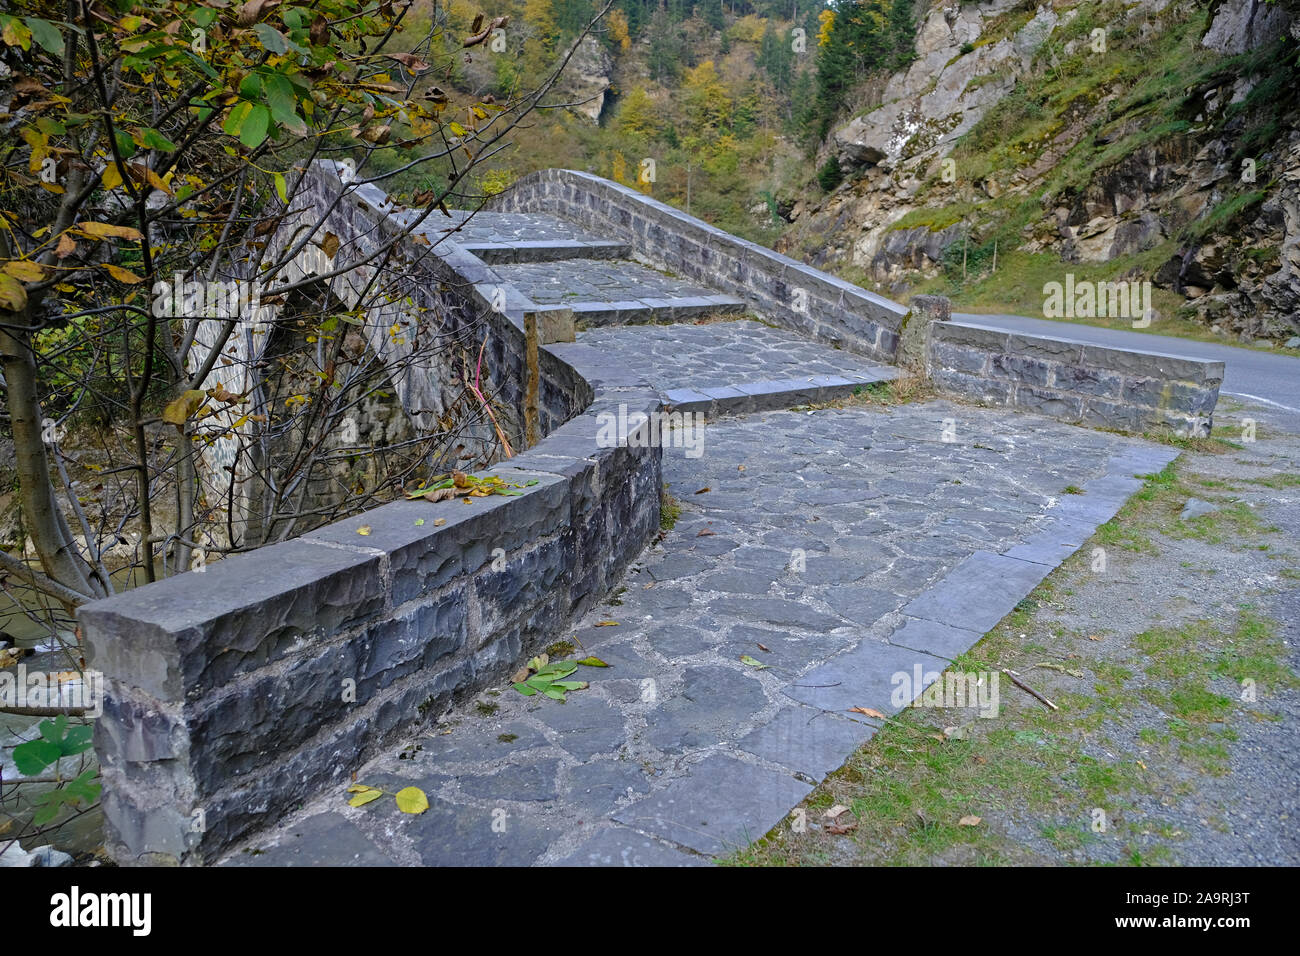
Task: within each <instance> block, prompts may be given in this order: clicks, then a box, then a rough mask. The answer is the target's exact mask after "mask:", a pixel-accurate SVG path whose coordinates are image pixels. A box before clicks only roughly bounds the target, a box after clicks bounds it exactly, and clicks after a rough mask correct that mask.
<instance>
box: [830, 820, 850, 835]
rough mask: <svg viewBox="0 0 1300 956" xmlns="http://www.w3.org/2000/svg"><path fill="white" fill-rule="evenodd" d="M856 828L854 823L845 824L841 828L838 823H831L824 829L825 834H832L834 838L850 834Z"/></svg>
mask: <svg viewBox="0 0 1300 956" xmlns="http://www.w3.org/2000/svg"><path fill="white" fill-rule="evenodd" d="M857 828H858V824H857V822H856V821H855V822H853V823H846V824H844V825H843V826H841V825H840V824H838V823H832V824H829V825H828V826H827V827H826V832H827V833H832V834H834V835H835V836H843V835H844V834H846V833H852V832H853V831H854V830H856V829H857Z"/></svg>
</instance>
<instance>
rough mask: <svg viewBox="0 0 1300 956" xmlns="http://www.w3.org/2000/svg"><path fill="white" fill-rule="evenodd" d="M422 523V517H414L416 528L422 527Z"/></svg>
mask: <svg viewBox="0 0 1300 956" xmlns="http://www.w3.org/2000/svg"><path fill="white" fill-rule="evenodd" d="M423 525H424V519H423V518H416V519H415V526H416V527H417V528H419V527H422V526H423Z"/></svg>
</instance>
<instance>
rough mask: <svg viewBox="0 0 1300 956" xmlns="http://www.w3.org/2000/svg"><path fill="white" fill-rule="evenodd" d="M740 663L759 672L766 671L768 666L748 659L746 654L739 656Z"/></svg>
mask: <svg viewBox="0 0 1300 956" xmlns="http://www.w3.org/2000/svg"><path fill="white" fill-rule="evenodd" d="M740 663H742V664H748V665H749V666H750V667H757V668H758V669H759V670H761V671H763V670H767V668H768V666H769V665H767V664H764V663H763V662H762V661H756V660H754V658H752V657H750V656H749V655H748V654H741V655H740Z"/></svg>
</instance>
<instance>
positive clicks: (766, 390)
mask: <svg viewBox="0 0 1300 956" xmlns="http://www.w3.org/2000/svg"><path fill="white" fill-rule="evenodd" d="M899 374H900V373H899V370H898V369H897V368H895V367H894V366H892V365H881V366H879V367H876V368H865V369H863V370H862V371H861V372H845V373H844V374H842V375H811V376H808V377H807V378H802V379H781V380H777V381H768V382H749V383H743V384H736V385H719V386H712V387H707V388H673V389H668V390H667V391H665V392H664V398H665V399H666V400H667V401H668V403H669V404H670V405H671V406H672V410H673V411H677V412H701V413H703V414H704V416H705V417H706V418H710V419H712V418H718V417H719V416H722V415H746V414H752V413H754V412H769V411H775V410H777V409H781V408H792V407H794V406H796V405H813V404H821V403H823V402H829V401H833V400H834V399H837V398H848V397H849V396H851V395H853V394H854V393H855V392H856V391H858V389H860V388H862V387H863V386H864V385H870V384H873V383H875V382H891V381H893V380H894V379H896V378H898V376H899Z"/></svg>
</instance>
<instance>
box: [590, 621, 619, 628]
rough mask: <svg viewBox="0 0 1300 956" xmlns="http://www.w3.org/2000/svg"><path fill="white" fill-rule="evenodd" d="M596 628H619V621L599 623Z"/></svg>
mask: <svg viewBox="0 0 1300 956" xmlns="http://www.w3.org/2000/svg"><path fill="white" fill-rule="evenodd" d="M595 626H596V627H618V621H597V622H596V625H595Z"/></svg>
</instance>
